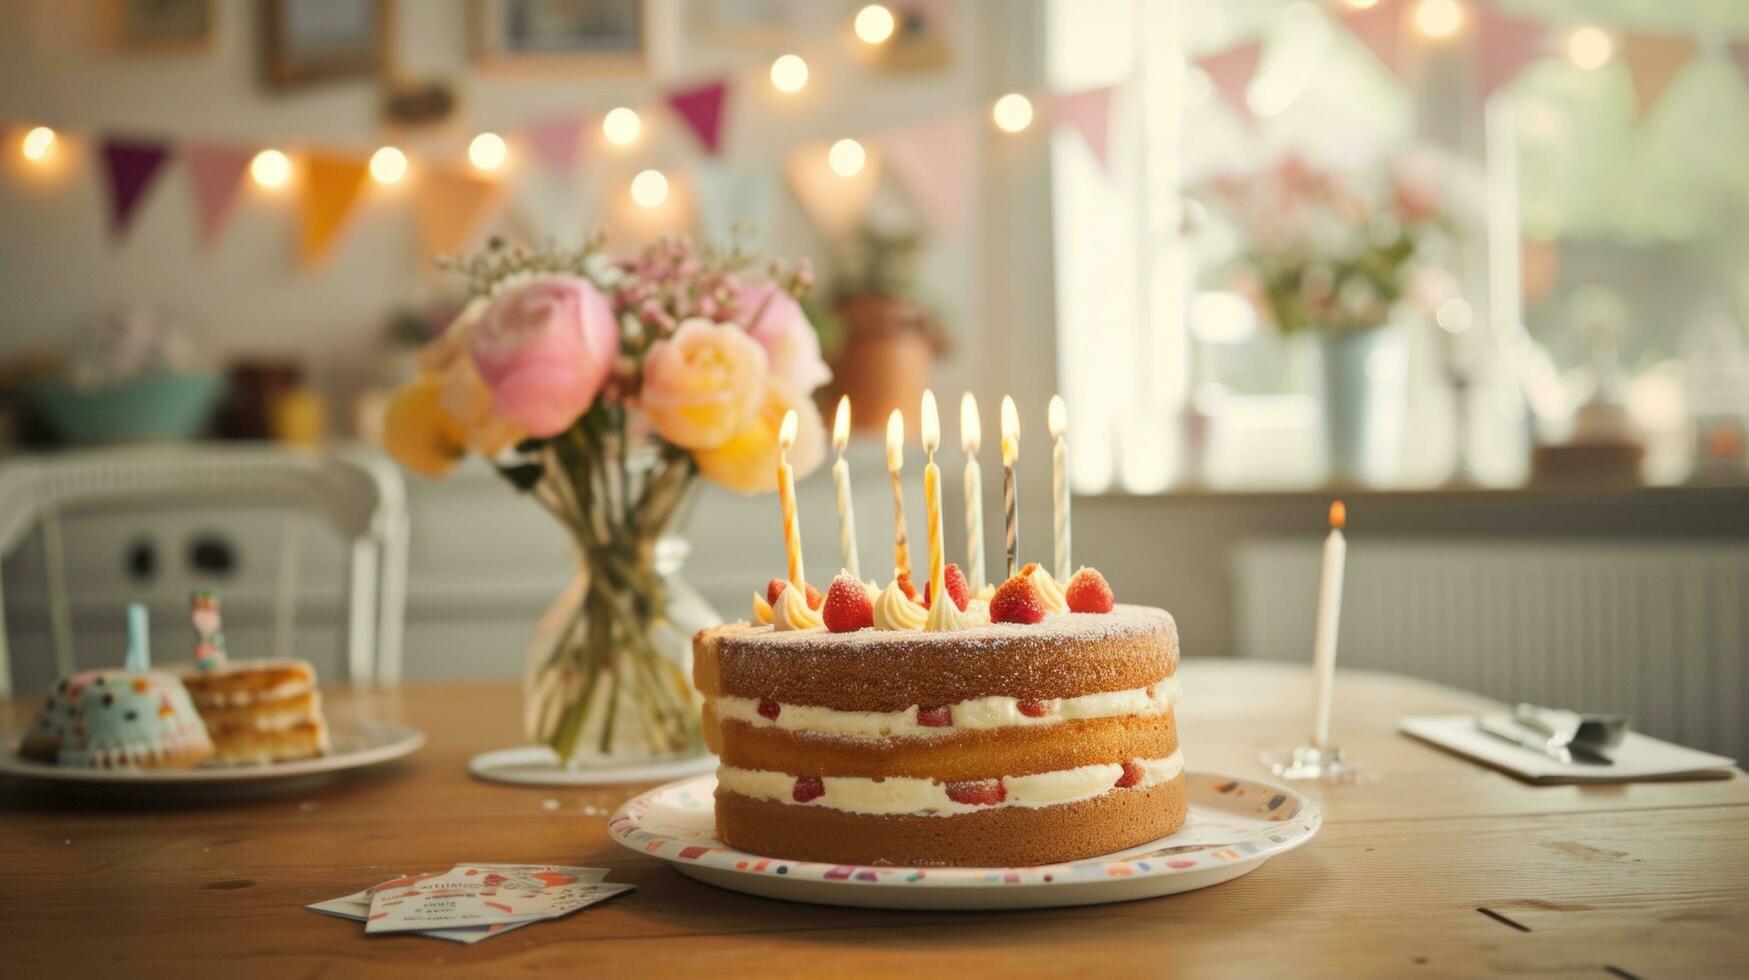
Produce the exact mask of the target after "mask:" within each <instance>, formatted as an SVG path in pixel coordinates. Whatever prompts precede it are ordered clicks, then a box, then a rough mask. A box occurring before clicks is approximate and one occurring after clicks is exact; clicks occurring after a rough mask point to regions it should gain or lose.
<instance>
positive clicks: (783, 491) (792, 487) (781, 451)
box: [777, 408, 802, 587]
mask: <svg viewBox="0 0 1749 980" xmlns="http://www.w3.org/2000/svg"><path fill="white" fill-rule="evenodd" d="M795 444H796V412H795V409H793V408H792V409H790V410H789V411H787V412H785V413H783V425H782V426H781V427H780V428H779V429H778V430H777V499H778V504H779V506H781V507H782V508H783V546H784V549H785V551H787V552H788V555H789V584H791V585H794V586H797V587H801V586H802V529H801V527H800V525H799V524H798V523H797V521H796V473H795V468H794V467H792V466H790V465H789V450H790V447H791V446H794V445H795Z"/></svg>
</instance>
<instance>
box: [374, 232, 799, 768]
mask: <svg viewBox="0 0 1749 980" xmlns="http://www.w3.org/2000/svg"><path fill="white" fill-rule="evenodd" d="M443 264H444V265H445V266H446V267H447V268H449V269H451V270H452V271H454V272H457V273H459V274H461V275H462V276H464V277H465V278H466V279H467V281H468V285H469V287H470V292H471V299H470V300H469V302H468V304H467V305H466V307H464V308H463V310H462V312H461V314H460V315H459V316H458V317H457V318H456V319H455V321H454V322H453V323H451V324H450V325H449V327H448V328H447V329H446V330H445V331H444V332H443V333H442V334H441V335H440V336H438V337H437V338H436V339H435V340H434V341H432V343H431V344H430V345H429V346H428V347H426V348H425V349H424V350H423V351H422V352H421V353H420V355H419V358H418V364H419V374H418V376H417V377H416V378H414V380H412V381H411V382H409V383H408V384H406V385H405V386H404V387H402V388H401V389H400V390H399V391H398V392H397V393H396V395H395V397H394V398H393V399H392V401H391V402H390V405H389V407H388V410H387V414H386V417H385V419H384V440H385V442H386V443H387V445H388V448H389V450H390V452H391V453H393V454H394V455H395V456H396V458H398V459H399V460H400V461H401V462H402V464H403V465H405V466H407V467H408V468H409V469H411V470H413V471H415V472H418V473H421V474H423V475H426V476H432V477H435V476H441V475H443V474H444V473H446V472H448V471H449V470H450V469H451V468H452V467H453V466H454V465H455V464H456V463H457V462H458V461H459V460H461V459H462V458H463V457H464V456H466V455H467V454H469V453H477V454H479V455H481V456H484V457H486V458H487V459H488V460H490V462H491V464H492V465H493V467H494V468H495V469H496V470H497V472H498V473H500V474H501V475H502V476H503V477H504V478H505V479H506V480H508V481H509V482H510V483H511V484H512V485H514V486H515V487H516V488H517V489H518V490H520V491H522V492H524V493H526V494H527V495H529V496H530V497H532V498H533V499H534V500H536V501H537V502H539V503H540V504H541V506H543V507H545V508H546V509H547V510H548V511H550V512H551V513H552V515H553V516H554V517H555V518H556V519H557V520H558V522H559V524H560V525H561V526H562V527H563V528H564V529H565V531H566V532H567V533H568V534H569V536H570V538H571V541H572V544H573V546H574V549H575V553H576V556H577V561H578V566H579V568H578V576H577V579H576V581H575V582H573V583H572V586H571V588H570V589H568V590H567V591H566V592H565V594H564V595H562V596H561V597H560V598H559V600H558V602H557V603H556V604H555V605H554V607H553V608H552V609H551V610H550V611H549V612H548V614H547V616H546V617H545V618H544V619H543V620H542V623H541V625H540V628H539V629H538V630H537V632H536V636H535V640H534V643H533V644H532V646H531V649H530V651H529V661H528V670H527V674H526V710H525V728H526V733H527V735H528V737H529V738H530V739H532V740H534V741H536V742H540V743H544V744H546V745H548V746H551V747H552V749H553V750H554V751H555V752H556V753H557V754H558V757H559V759H560V760H561V762H563V763H564V764H567V765H572V766H576V765H585V764H592V763H601V762H607V761H614V762H621V761H630V760H649V759H663V758H682V757H686V756H689V755H695V754H698V753H701V752H702V751H703V745H702V742H701V739H700V734H699V725H698V714H697V711H696V705H695V702H694V692H693V689H692V684H691V680H690V676H689V674H690V667H689V664H690V658H691V636H692V633H693V632H694V631H695V630H696V629H697V628H699V627H702V626H705V625H710V624H711V622H713V621H714V618H715V617H714V615H713V614H710V613H709V612H708V607H704V606H703V603H702V600H699V599H697V597H696V595H693V594H692V593H691V592H690V590H689V589H686V588H685V586H684V583H682V582H680V581H679V579H678V578H677V577H676V576H675V574H674V573H675V572H676V571H677V570H678V562H679V559H680V558H681V557H683V556H684V552H685V545H684V543H683V542H680V541H678V539H676V538H673V537H672V536H671V534H672V532H673V530H674V528H675V526H676V524H677V522H678V520H679V519H680V517H681V515H682V513H683V512H684V510H685V504H686V501H687V500H688V499H689V497H690V496H691V493H690V491H692V490H693V489H694V487H695V486H696V485H697V483H698V479H699V477H701V476H702V477H704V478H706V479H709V480H713V481H715V482H717V483H719V484H721V485H723V486H725V487H728V488H730V489H732V490H736V491H739V492H741V493H749V494H751V493H761V492H765V491H769V490H772V489H774V488H775V486H776V472H777V455H778V445H777V436H778V427H779V425H780V424H781V423H782V421H783V417H784V413H785V412H786V411H788V410H791V409H794V410H795V412H796V414H797V416H798V420H799V423H800V425H799V432H798V436H797V439H796V443H795V446H794V448H792V449H791V450H790V453H789V460H790V462H791V464H792V465H793V466H795V468H796V469H797V470H798V471H803V472H805V471H807V470H810V469H812V468H813V467H815V466H817V465H818V464H819V462H820V460H821V459H822V458H823V457H824V455H825V443H826V438H825V428H824V426H823V424H822V422H821V420H820V415H819V412H818V410H817V409H816V408H815V407H814V404H813V402H812V400H811V399H810V397H809V395H810V393H811V392H812V391H813V390H814V389H815V388H817V387H819V386H820V385H821V384H823V383H825V382H826V381H827V380H829V379H830V376H831V375H830V371H829V370H828V369H827V368H826V365H825V363H824V361H822V360H821V356H820V345H819V340H818V338H817V336H816V334H815V332H814V328H813V327H812V325H810V324H809V322H808V319H807V317H806V315H805V314H804V313H803V312H802V308H801V306H800V305H799V303H798V302H797V297H798V296H800V295H801V294H802V293H803V292H805V290H806V289H807V287H808V286H809V284H810V281H811V274H810V271H809V269H808V267H807V265H806V264H805V263H804V264H798V265H794V266H791V265H788V264H785V263H782V262H772V263H771V264H770V266H769V268H768V269H767V270H764V271H765V273H766V274H765V275H763V276H760V277H758V278H757V279H755V278H752V276H751V275H750V272H751V270H752V269H753V266H754V265H755V260H754V258H753V257H751V256H749V255H747V254H745V253H743V252H741V251H740V250H739V249H729V250H726V251H716V250H710V249H701V248H697V247H695V246H694V245H692V244H691V243H690V242H688V241H686V240H684V239H677V238H671V239H664V240H662V241H659V242H657V243H656V244H654V245H652V246H650V247H649V248H648V249H646V250H645V251H643V252H642V253H640V254H637V255H635V256H631V257H628V258H614V257H612V256H610V255H608V254H606V253H605V252H604V251H602V248H601V242H600V240H599V239H597V240H595V241H592V242H591V243H590V244H589V245H587V246H585V247H584V248H582V249H580V250H578V251H575V252H551V251H530V250H526V249H522V248H517V247H508V246H504V245H502V244H498V243H494V245H493V246H491V247H489V248H488V249H487V250H486V251H485V252H483V253H481V254H478V255H474V256H470V257H466V258H461V259H454V260H445V262H444V263H443Z"/></svg>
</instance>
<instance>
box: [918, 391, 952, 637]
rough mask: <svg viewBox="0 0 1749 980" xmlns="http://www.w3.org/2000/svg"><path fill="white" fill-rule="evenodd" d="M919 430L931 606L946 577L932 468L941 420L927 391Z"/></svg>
mask: <svg viewBox="0 0 1749 980" xmlns="http://www.w3.org/2000/svg"><path fill="white" fill-rule="evenodd" d="M918 429H919V431H920V432H921V433H922V436H923V452H924V453H925V454H926V456H927V457H928V459H927V460H926V461H925V462H924V464H923V509H924V516H925V525H924V526H925V528H926V529H927V533H928V535H929V594H930V595H931V596H934V597H935V599H934V600H933V601H934V602H940V601H941V599H940V596H941V594H942V593H941V588H942V585H943V584H944V582H943V579H944V578H945V577H946V574H947V572H946V567H947V562H946V560H945V558H944V557H943V551H944V550H945V549H944V543H943V541H942V537H941V467H939V466H937V465H935V451H936V450H937V449H940V448H941V419H940V417H939V416H938V415H937V413H936V409H935V392H933V391H930V390H929V389H927V388H925V389H923V408H922V413H921V414H920V416H919V418H918Z"/></svg>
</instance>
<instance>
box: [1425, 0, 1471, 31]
mask: <svg viewBox="0 0 1749 980" xmlns="http://www.w3.org/2000/svg"><path fill="white" fill-rule="evenodd" d="M1463 26H1464V7H1463V4H1461V3H1458V0H1421V2H1420V3H1419V4H1416V6H1415V29H1416V30H1418V31H1420V32H1421V33H1422V34H1425V35H1427V36H1428V37H1430V38H1432V39H1434V40H1436V41H1443V40H1445V39H1446V38H1448V37H1451V36H1452V35H1453V34H1456V33H1457V32H1458V30H1459V29H1460V28H1462V27H1463Z"/></svg>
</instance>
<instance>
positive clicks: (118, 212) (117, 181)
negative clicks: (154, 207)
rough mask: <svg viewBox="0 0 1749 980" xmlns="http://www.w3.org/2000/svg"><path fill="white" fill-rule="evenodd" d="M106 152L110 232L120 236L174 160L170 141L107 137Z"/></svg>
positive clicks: (103, 147)
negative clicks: (154, 179)
mask: <svg viewBox="0 0 1749 980" xmlns="http://www.w3.org/2000/svg"><path fill="white" fill-rule="evenodd" d="M102 152H103V179H104V183H105V185H106V186H107V187H108V189H109V233H110V236H111V237H113V238H116V239H120V238H122V237H123V236H125V235H126V234H127V231H128V226H129V225H130V224H132V223H133V219H134V215H135V214H136V213H138V211H139V207H140V203H141V202H142V201H144V200H145V199H146V191H147V189H148V188H150V187H151V186H152V179H153V178H155V177H157V176H158V172H159V171H160V170H162V169H163V168H164V164H165V163H166V162H167V161H168V160H169V159H170V144H168V143H162V142H158V141H156V140H142V139H118V138H115V137H105V138H104V139H103V143H102Z"/></svg>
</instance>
